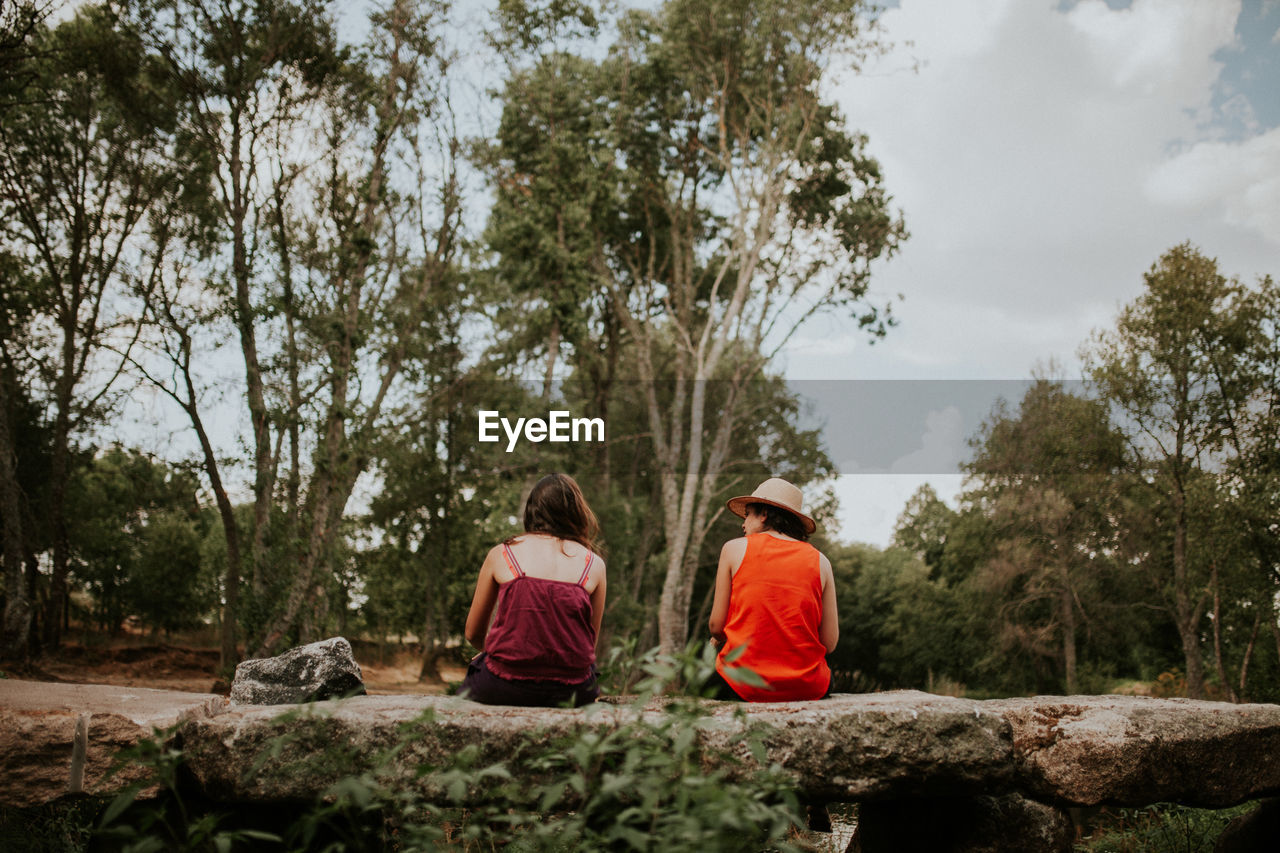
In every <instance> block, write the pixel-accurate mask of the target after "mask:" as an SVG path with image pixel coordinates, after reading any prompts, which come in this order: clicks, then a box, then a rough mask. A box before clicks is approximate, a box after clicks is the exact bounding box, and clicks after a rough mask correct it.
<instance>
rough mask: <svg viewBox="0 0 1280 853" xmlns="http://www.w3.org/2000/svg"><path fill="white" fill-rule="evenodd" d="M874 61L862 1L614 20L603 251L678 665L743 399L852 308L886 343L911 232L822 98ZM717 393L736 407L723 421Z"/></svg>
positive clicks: (675, 6)
mask: <svg viewBox="0 0 1280 853" xmlns="http://www.w3.org/2000/svg"><path fill="white" fill-rule="evenodd" d="M874 48H875V41H874V27H873V25H872V21H871V18H870V16H869V13H867V12H866V11H865V10H864V9H863V8H862V7H861V5H860V4H858V3H848V2H838V1H837V2H825V0H817V2H814V0H761V2H749V3H742V2H729V0H724V2H719V0H717V2H711V3H707V2H692V0H672V2H668V3H666V4H665V5H664V6H663V7H662V8H661V9H660V10H659V11H657V12H656V13H643V12H633V13H632V14H630V15H629V16H628V17H626V18H625V19H624V20H623V22H622V37H621V39H620V40H619V42H618V44H617V46H616V47H615V48H614V50H613V54H612V57H611V59H610V71H611V73H612V74H613V75H614V77H613V79H614V81H615V82H614V84H613V85H614V89H615V91H616V92H617V95H616V106H615V108H614V109H615V112H616V117H615V118H614V119H613V121H612V128H613V130H612V132H613V134H614V135H615V138H616V139H617V147H618V156H619V159H620V161H621V162H622V164H623V168H622V169H621V171H620V189H619V193H620V195H621V198H622V201H621V205H622V214H621V215H622V218H623V222H622V229H621V233H622V234H623V236H624V240H623V242H621V243H620V244H618V245H615V246H613V247H611V249H610V252H609V255H608V263H609V267H610V270H611V273H612V275H611V276H610V277H609V279H608V281H609V288H610V296H611V299H612V303H613V305H614V306H615V310H616V311H617V314H618V316H619V318H620V319H621V323H622V328H623V330H624V331H625V333H626V334H627V335H628V336H629V338H630V339H631V340H632V341H633V342H634V347H635V360H634V377H635V378H636V379H638V380H639V381H640V382H641V383H642V386H643V388H644V394H645V401H646V404H647V409H648V428H649V433H650V436H651V442H652V447H653V457H654V464H655V467H656V469H657V473H658V477H659V483H660V486H659V495H660V499H661V506H662V513H663V518H662V521H663V527H664V532H665V535H666V555H665V562H666V567H665V577H664V582H663V589H662V599H661V603H660V608H659V615H658V621H659V641H660V645H661V646H662V648H663V649H665V650H667V651H672V650H675V649H678V648H681V647H683V646H684V643H685V640H686V638H687V619H688V611H689V604H690V600H691V597H692V591H693V584H694V580H695V569H696V565H697V559H698V554H699V551H700V549H701V545H702V540H703V537H704V536H705V532H706V530H707V526H708V523H709V520H710V517H711V514H712V513H713V506H714V496H715V495H716V494H717V493H718V482H719V477H720V474H721V473H722V470H723V466H724V464H725V460H726V454H727V452H728V446H729V442H730V440H731V437H732V436H733V435H734V432H735V429H736V428H738V424H737V419H738V417H739V416H740V415H741V414H742V412H743V399H742V394H741V393H740V392H741V388H742V385H743V383H745V382H747V381H748V380H750V379H752V378H753V377H755V376H757V375H759V373H760V371H761V370H762V368H763V367H764V366H765V365H766V364H767V363H768V361H769V360H770V358H771V355H772V353H774V352H776V351H777V349H778V348H779V347H780V346H781V345H782V344H783V343H785V342H786V340H787V339H788V338H789V337H790V335H791V334H792V333H793V332H794V330H795V329H796V328H797V327H798V326H799V325H800V324H801V323H802V322H803V320H804V319H805V318H807V317H808V316H810V315H811V314H813V313H815V312H817V311H821V310H824V309H827V308H831V307H833V306H839V307H845V308H847V307H849V306H853V305H855V304H858V305H860V306H861V313H860V314H858V315H857V316H856V322H857V324H858V325H859V326H860V327H862V328H870V329H872V330H880V331H882V330H883V325H882V323H883V317H882V316H880V315H879V314H878V313H877V312H876V311H875V309H873V308H870V307H869V306H867V305H866V304H865V303H863V302H861V300H862V299H863V297H864V296H865V294H866V290H867V286H868V281H869V276H870V263H871V262H872V261H873V260H874V259H876V258H880V257H884V256H887V255H889V254H892V252H893V251H894V250H895V249H896V247H897V245H898V243H899V242H900V241H901V240H902V239H903V238H904V237H905V230H904V228H903V225H902V222H901V220H900V219H896V218H894V217H893V216H892V215H891V214H890V212H889V209H888V197H887V195H886V194H885V192H884V190H883V187H882V185H881V175H880V171H879V167H878V164H877V163H876V162H875V161H874V160H873V159H872V158H870V157H868V156H867V155H866V154H865V152H864V150H863V148H864V145H865V142H866V140H865V138H864V137H862V136H859V135H856V134H853V133H850V132H849V131H847V130H846V129H845V126H844V121H843V118H842V117H841V116H840V115H839V114H838V112H837V111H836V110H835V108H834V107H832V106H831V105H829V104H826V103H824V102H823V101H822V99H821V97H820V91H819V90H820V87H821V82H822V80H823V79H824V76H825V74H826V73H827V71H828V68H829V63H830V61H831V58H832V56H833V55H834V54H836V53H838V52H840V51H845V52H847V53H849V54H852V55H853V57H854V58H855V61H856V60H857V59H860V58H861V57H862V56H864V55H865V54H866V53H867V52H868V51H870V50H873V49H874ZM669 351H674V358H673V360H672V361H671V362H670V363H667V362H664V361H662V359H663V357H664V353H666V352H669ZM666 369H670V370H671V371H672V373H673V374H674V376H673V377H672V378H671V381H670V385H669V387H670V389H671V390H670V396H669V397H668V396H665V395H663V394H661V393H660V392H659V385H660V383H663V382H664V376H663V374H664V371H665V370H666ZM716 380H719V381H721V382H723V383H724V386H725V387H726V388H727V389H728V393H727V395H726V397H725V398H724V401H723V404H722V405H721V406H720V407H719V408H718V409H717V410H716V415H717V417H716V418H715V420H714V421H713V420H712V419H711V417H710V412H711V410H710V409H709V408H708V404H709V394H708V388H709V383H711V382H713V381H716Z"/></svg>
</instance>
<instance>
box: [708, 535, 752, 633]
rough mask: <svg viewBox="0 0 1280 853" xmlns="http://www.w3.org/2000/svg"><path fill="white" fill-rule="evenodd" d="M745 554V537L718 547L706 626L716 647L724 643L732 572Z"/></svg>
mask: <svg viewBox="0 0 1280 853" xmlns="http://www.w3.org/2000/svg"><path fill="white" fill-rule="evenodd" d="M746 554H747V540H746V539H730V540H729V541H728V542H726V543H724V547H723V548H721V549H720V562H719V564H718V565H717V566H716V591H715V597H714V598H712V599H711V618H710V619H708V620H707V627H708V628H709V629H711V639H712V641H713V642H715V644H716V647H717V648H718V647H720V646H723V645H724V626H725V623H726V622H727V621H728V620H729V594H730V593H731V592H732V590H733V572H734V570H735V569H737V568H738V566H740V565H742V558H743V557H745V556H746Z"/></svg>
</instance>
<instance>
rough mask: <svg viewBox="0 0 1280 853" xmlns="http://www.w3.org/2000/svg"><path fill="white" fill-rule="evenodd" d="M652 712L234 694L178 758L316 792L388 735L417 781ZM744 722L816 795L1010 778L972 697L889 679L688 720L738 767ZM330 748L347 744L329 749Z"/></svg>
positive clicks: (530, 773) (948, 790)
mask: <svg viewBox="0 0 1280 853" xmlns="http://www.w3.org/2000/svg"><path fill="white" fill-rule="evenodd" d="M424 712H425V713H426V715H427V716H426V717H424ZM664 713H665V712H664V711H663V710H661V709H660V708H659V707H656V706H650V707H648V708H646V709H636V708H633V707H630V706H626V705H611V704H606V703H600V704H597V705H594V706H591V707H588V708H583V709H579V710H565V709H545V708H541V709H540V708H514V707H505V706H488V705H479V704H476V703H473V702H468V701H466V700H463V699H458V698H456V697H438V696H437V697H432V696H418V697H407V696H366V697H357V698H353V699H346V700H342V701H337V702H326V703H319V704H315V705H311V706H308V707H307V708H306V709H299V710H296V711H294V712H291V713H289V714H282V713H281V709H279V708H248V707H245V708H234V709H233V710H232V711H230V712H229V713H227V714H225V715H222V716H221V717H220V718H217V719H211V720H205V721H192V723H191V724H189V725H187V726H184V728H183V730H182V738H183V744H184V747H185V748H186V750H187V755H188V764H189V767H190V768H191V770H192V772H193V774H194V776H195V777H196V779H197V780H198V781H199V783H200V785H201V786H202V787H203V788H204V790H205V793H206V794H208V795H209V796H211V797H213V798H215V799H227V800H254V801H262V800H268V801H269V800H291V799H304V798H309V797H312V796H315V795H316V794H318V793H320V792H322V791H323V790H324V789H325V788H326V787H327V786H328V785H330V784H332V783H333V782H334V781H336V779H337V778H338V777H339V776H340V775H341V774H342V773H349V772H353V771H355V772H360V771H364V770H367V769H370V768H371V767H372V766H374V764H375V763H376V761H377V760H378V759H377V757H378V756H379V755H380V754H383V753H386V752H387V751H388V750H390V749H391V747H393V746H395V745H396V743H397V742H398V741H399V740H404V741H405V746H404V747H403V748H402V749H400V750H398V751H397V752H396V754H395V755H394V757H391V758H389V759H388V763H387V764H386V767H385V770H386V772H387V773H388V777H389V778H390V779H392V780H396V784H403V785H406V786H416V785H419V784H420V783H421V782H422V780H421V779H420V778H419V774H418V773H417V771H418V770H419V769H420V768H423V767H430V766H441V765H444V764H447V763H448V762H449V761H451V760H452V757H453V756H454V754H455V753H457V752H458V751H459V750H460V749H462V747H463V746H472V747H474V748H475V750H476V754H475V755H474V757H473V760H474V762H475V766H481V767H483V766H485V765H488V764H493V763H498V762H505V763H506V764H507V765H508V767H509V768H510V769H511V770H512V772H513V773H515V774H516V776H517V777H518V778H521V779H528V780H529V781H530V784H534V783H535V781H536V777H537V774H538V771H537V770H536V769H534V768H533V767H531V766H528V765H524V764H522V762H524V761H525V760H526V758H525V757H526V756H528V755H529V752H530V750H529V746H530V744H531V743H543V742H546V741H548V740H552V739H555V738H556V737H557V736H561V735H576V734H579V733H581V732H582V731H584V730H592V729H594V730H597V731H601V732H607V731H612V730H614V729H615V728H617V727H618V726H621V725H626V724H629V723H634V722H637V721H647V722H649V723H652V724H654V725H657V724H658V723H659V721H660V720H661V719H662V714H664ZM755 727H759V728H760V729H761V731H762V737H763V739H764V742H765V743H766V745H767V758H768V760H769V761H770V762H772V763H777V764H778V765H780V766H781V768H782V769H783V770H784V771H785V772H786V773H788V774H790V776H791V777H792V778H793V779H794V780H795V784H796V787H797V788H798V789H799V790H800V791H801V793H803V794H805V795H806V796H809V797H810V798H813V799H817V800H819V801H821V800H841V801H853V800H859V799H865V798H875V797H892V798H906V797H913V796H947V795H962V794H965V793H968V792H971V791H973V790H975V789H977V790H981V791H983V792H992V791H998V790H1002V789H1005V788H1008V787H1009V786H1010V785H1011V784H1012V781H1013V770H1014V763H1013V755H1012V739H1011V737H1010V735H1009V729H1008V725H1007V724H1006V723H1005V722H1004V721H1003V720H1002V719H1000V718H999V717H998V716H995V715H993V714H990V713H987V712H984V711H983V710H982V709H981V708H980V707H978V703H975V702H970V701H965V700H960V699H951V698H947V697H940V696H932V695H929V694H926V693H917V692H914V691H902V692H896V693H880V694H871V695H865V696H837V697H833V698H831V699H827V700H823V701H819V702H793V703H779V704H770V705H755V706H743V705H739V704H736V703H734V704H730V703H716V705H715V707H714V708H713V709H712V710H711V712H710V714H709V715H708V716H706V717H705V718H703V719H702V720H701V721H700V722H699V723H698V724H697V735H698V737H700V738H702V739H703V741H704V742H705V743H706V744H707V745H709V746H712V747H716V748H719V749H723V750H726V751H728V752H730V753H736V756H735V757H736V758H737V759H738V760H740V761H741V764H739V765H736V767H735V768H734V772H737V773H751V772H754V771H755V770H756V769H758V765H757V764H756V761H755V758H754V757H753V756H752V755H751V753H750V752H749V751H748V749H747V740H748V739H747V737H746V735H747V733H748V730H749V729H752V728H755ZM273 748H276V749H278V752H276V753H274V758H273V759H272V761H271V765H272V766H270V767H268V766H266V765H264V764H263V762H261V761H260V757H261V756H262V755H264V754H265V753H266V751H267V750H269V749H273ZM335 749H341V750H342V751H343V752H344V753H346V755H345V757H344V759H343V760H342V761H339V760H337V756H336V755H335V754H334V752H335ZM251 768H258V770H257V772H252V773H251V772H249V771H250V770H251ZM423 793H425V794H426V795H428V796H432V795H434V793H436V792H433V791H430V790H425V791H423Z"/></svg>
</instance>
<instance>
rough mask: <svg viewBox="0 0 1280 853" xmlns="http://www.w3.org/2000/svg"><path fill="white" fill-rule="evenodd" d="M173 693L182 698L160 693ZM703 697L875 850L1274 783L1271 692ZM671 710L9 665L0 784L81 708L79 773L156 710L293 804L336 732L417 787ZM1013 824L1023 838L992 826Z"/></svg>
mask: <svg viewBox="0 0 1280 853" xmlns="http://www.w3.org/2000/svg"><path fill="white" fill-rule="evenodd" d="M55 688H59V689H62V688H66V689H69V690H72V691H79V692H78V694H76V696H72V695H70V694H67V695H59V696H57V697H52V698H49V699H48V701H43V703H42V700H40V698H39V696H40V694H41V693H42V692H43V693H45V694H51V693H52V692H54V689H55ZM99 691H101V692H99ZM166 696H168V697H169V699H170V702H169V705H168V706H166V707H165V708H163V709H161V708H160V706H161V705H164V700H165V697H166ZM24 697H25V698H24ZM77 697H78V698H77ZM55 699H56V701H55ZM144 700H145V701H144ZM148 703H149V704H148ZM144 705H145V706H146V708H147V709H148V710H146V711H145V712H144V711H143V708H144ZM708 708H709V709H710V710H709V713H708V715H707V716H706V717H705V718H703V719H701V720H700V721H699V722H698V724H697V737H699V738H701V739H702V740H703V741H704V742H705V743H706V744H708V745H709V746H714V747H718V748H720V749H723V750H727V751H728V752H729V753H730V754H736V757H737V758H738V759H740V760H741V762H742V763H741V764H740V765H739V766H737V768H736V770H735V772H741V773H749V772H751V771H752V768H753V767H754V766H755V764H754V762H755V759H754V758H753V757H752V756H751V754H750V753H749V752H747V751H746V750H745V748H744V747H743V746H742V745H743V744H744V734H745V731H746V729H747V728H748V727H762V729H761V731H762V732H763V734H764V738H765V743H766V744H767V750H768V760H769V761H771V762H776V763H778V764H779V765H780V766H781V767H782V768H783V769H784V770H785V771H786V772H787V773H788V774H790V776H791V777H792V779H793V780H794V784H795V786H796V788H797V790H798V791H799V792H801V793H802V794H803V795H805V796H806V797H808V798H810V799H813V800H818V801H828V802H837V801H838V802H858V803H861V804H864V808H863V811H862V814H863V817H862V823H863V824H864V826H863V829H862V832H863V836H864V846H863V848H862V849H863V850H865V851H871V850H875V849H885V847H884V842H877V841H875V839H876V838H882V837H885V835H886V834H887V835H888V836H892V837H896V838H897V841H896V842H895V844H897V845H898V846H899V847H901V845H902V844H904V843H905V842H904V838H903V835H902V827H903V826H909V827H912V828H914V830H915V831H918V832H920V833H925V834H926V835H927V833H928V831H930V828H931V827H932V828H936V827H937V826H940V825H944V824H943V822H944V821H945V825H946V826H947V827H948V833H947V838H948V839H950V841H949V843H952V844H954V845H955V846H953V847H950V848H947V847H939V846H938V844H939V843H940V842H939V841H938V839H936V838H934V839H927V838H922V840H921V841H920V845H919V846H920V848H921V849H926V848H930V849H957V850H978V849H984V850H1004V849H1009V850H1015V849H1019V845H1025V844H1026V843H1027V839H1029V838H1031V837H1033V836H1035V837H1037V838H1040V840H1039V841H1036V842H1035V843H1034V848H1037V849H1046V850H1052V849H1063V850H1068V849H1070V839H1069V833H1068V832H1067V829H1064V827H1068V828H1069V826H1070V823H1069V821H1067V820H1066V818H1065V813H1064V812H1063V809H1064V808H1066V807H1069V806H1091V805H1098V804H1117V805H1146V804H1150V803H1155V802H1168V801H1176V802H1181V803H1185V804H1188V805H1200V806H1209V807H1223V806H1228V805H1232V804H1235V803H1240V802H1245V801H1248V800H1251V799H1255V798H1259V797H1265V796H1274V795H1276V794H1278V793H1280V706H1276V705H1232V704H1227V703H1218V702H1196V701H1189V700H1179V699H1163V700H1162V699H1149V698H1143V697H1125V696H1071V697H1060V696H1047V697H1036V698H1030V699H1010V700H992V701H983V702H979V701H970V700H965V699H954V698H950V697H943V696H934V695H931V694H927V693H921V692H917V691H894V692H888V693H875V694H867V695H838V696H834V697H831V698H830V699H826V700H822V701H818V702H794V703H779V704H763V705H750V706H744V705H740V704H736V703H708ZM130 709H132V713H131V712H130ZM663 713H664V712H663V710H662V708H661V706H660V705H658V704H654V705H650V706H647V707H644V708H636V707H632V706H629V705H624V704H612V703H599V704H597V705H595V706H593V707H589V708H584V709H578V710H561V709H529V708H510V707H494V706H483V705H477V704H475V703H472V702H468V701H466V700H462V699H458V698H454V697H430V696H357V697H353V698H349V699H342V700H332V701H326V702H317V703H314V704H311V705H304V706H280V705H277V706H239V705H234V704H228V703H227V702H226V700H224V699H222V698H221V697H212V696H208V697H205V696H198V695H193V694H165V693H164V692H163V691H140V690H134V691H123V689H122V688H105V687H103V688H93V687H87V686H69V685H38V684H34V683H32V682H14V681H3V680H0V731H3V732H7V733H9V736H8V737H7V739H6V741H5V743H4V750H3V758H0V801H3V802H5V803H7V804H11V805H31V804H34V803H40V802H47V801H49V800H52V799H56V798H58V797H60V796H63V795H65V794H66V793H67V791H68V788H69V783H70V781H71V771H72V769H73V768H72V758H73V750H74V747H75V740H76V736H75V731H74V729H75V723H76V721H77V720H79V719H81V717H83V716H84V715H85V714H88V715H89V719H88V723H89V725H88V731H87V735H86V736H85V737H84V738H82V739H83V740H85V741H87V742H86V743H82V747H85V748H86V749H87V754H88V755H89V756H90V760H89V762H88V770H89V772H88V773H87V775H86V777H85V778H86V781H85V783H84V786H83V787H84V788H85V790H89V791H98V792H102V793H105V792H106V791H105V789H104V788H103V787H102V785H101V772H100V768H101V767H102V766H103V762H104V760H105V759H104V758H103V756H105V755H106V754H107V753H108V752H109V751H110V750H112V749H114V748H116V747H118V746H119V745H120V744H121V743H123V742H125V741H127V740H128V739H129V737H130V736H133V737H135V738H136V737H140V736H142V735H146V734H150V733H151V731H152V727H153V726H157V725H163V724H165V723H179V722H180V723H181V725H180V727H179V728H178V729H177V735H176V736H177V737H178V738H180V740H181V745H182V748H183V750H184V752H185V753H186V755H187V757H188V763H189V767H190V769H191V771H192V778H193V780H194V784H195V785H196V786H198V787H199V788H200V790H201V792H202V793H203V794H205V795H206V796H209V797H211V798H213V799H214V800H222V801H229V802H230V801H256V802H275V801H279V802H284V801H297V800H305V799H309V798H311V797H314V796H316V795H317V794H319V793H320V792H321V791H323V790H324V789H325V788H326V787H327V786H328V785H329V784H331V783H332V782H333V781H335V780H336V778H337V776H338V775H340V774H342V773H348V772H351V771H352V770H353V769H354V770H357V771H358V770H360V769H365V768H363V767H360V766H356V767H354V768H353V767H351V766H348V765H344V766H342V767H340V768H339V767H338V766H336V765H334V766H329V767H326V766H325V765H324V764H318V763H316V762H315V761H314V758H315V756H317V755H321V754H323V753H324V752H325V750H326V749H327V748H328V747H330V746H332V745H334V744H342V745H345V746H347V747H349V750H348V751H349V753H350V755H351V756H352V757H353V760H354V761H355V762H356V763H357V765H359V764H360V763H361V762H365V763H366V764H368V765H369V766H372V764H373V762H374V761H375V760H377V759H376V756H378V755H379V754H380V753H383V752H385V751H386V750H387V749H388V748H389V747H390V746H392V745H393V744H395V743H397V742H398V741H399V740H401V739H402V738H403V737H404V735H405V734H406V733H409V734H412V736H413V737H412V740H411V742H410V743H409V744H408V745H407V746H406V747H404V748H403V749H401V750H399V751H398V752H397V753H396V754H395V757H394V758H393V759H391V760H390V763H389V764H388V765H387V766H386V769H387V771H388V772H389V778H391V779H392V780H398V783H399V784H403V785H406V786H412V785H422V784H424V783H423V782H422V781H421V777H420V775H419V774H418V773H417V772H416V770H417V768H419V767H421V766H422V765H424V764H428V765H439V764H442V763H444V762H445V761H446V760H447V758H448V757H449V756H451V755H452V754H454V753H455V752H457V750H459V749H460V748H462V747H463V746H464V745H468V744H474V745H476V746H477V747H478V750H479V754H478V755H477V760H478V761H479V762H482V763H489V762H498V761H503V762H506V763H508V764H509V765H510V764H512V763H513V762H514V763H515V764H516V765H517V766H515V767H513V768H512V769H513V770H514V771H515V772H517V773H520V772H528V773H534V772H535V771H534V770H532V769H530V768H527V767H526V768H521V767H519V766H518V764H519V761H520V758H519V756H520V755H521V754H522V752H521V749H520V746H521V744H524V743H526V741H527V739H528V737H529V736H530V735H531V734H534V735H536V737H537V738H539V739H541V738H553V737H556V736H558V735H573V734H576V733H581V732H583V731H585V730H589V729H596V730H601V731H607V730H611V729H613V728H616V727H617V726H619V725H622V724H624V723H627V722H630V721H634V720H636V719H641V718H645V717H652V718H656V715H661V714H663ZM130 726H132V729H131V730H130ZM130 731H131V732H132V734H130ZM280 735H288V738H287V739H285V740H284V741H275V742H276V743H277V745H278V744H279V743H282V742H283V743H286V744H287V746H285V747H284V748H283V749H280V750H279V751H278V752H276V753H274V754H273V757H272V758H271V760H270V761H269V762H267V763H265V764H263V763H262V760H261V759H262V756H263V754H264V752H263V751H264V749H265V748H266V746H267V744H268V743H271V742H273V741H274V740H275V739H276V738H278V737H279V736H280ZM713 754H714V753H713ZM423 793H424V794H425V795H427V796H433V793H434V792H432V791H429V790H423ZM904 815H911V817H910V818H904ZM966 821H967V823H966ZM1001 826H1004V827H1007V828H1008V831H1009V832H1014V833H1016V836H1017V837H1016V838H1013V839H1010V840H1008V841H1007V843H1005V842H1000V841H999V839H996V838H993V836H992V832H993V831H995V830H994V829H993V828H995V827H1001ZM966 827H967V829H966ZM966 832H968V835H966ZM1036 833H1041V836H1036V835H1035V834H1036ZM977 837H981V838H982V839H984V840H983V842H982V843H981V844H978V843H977V842H976V841H974V840H973V839H974V838H977ZM966 838H967V839H969V840H965V839H966ZM1001 844H1004V846H1001ZM1024 849H1025V848H1024Z"/></svg>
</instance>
